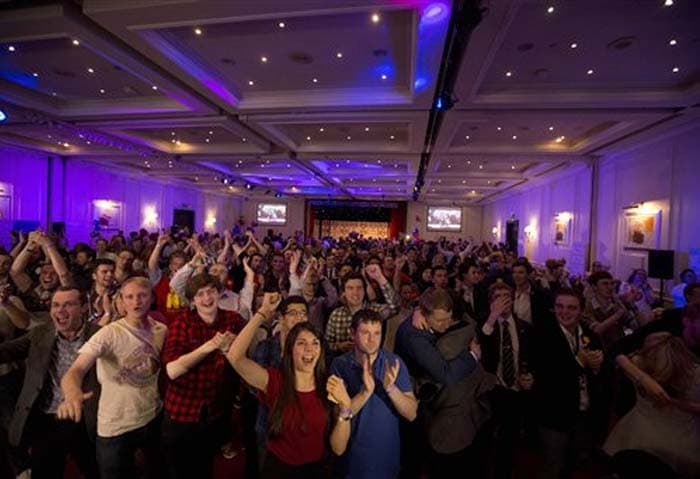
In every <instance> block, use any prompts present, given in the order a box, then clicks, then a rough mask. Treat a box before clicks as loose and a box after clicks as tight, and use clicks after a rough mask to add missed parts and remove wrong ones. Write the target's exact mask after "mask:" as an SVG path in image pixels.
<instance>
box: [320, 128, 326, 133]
mask: <svg viewBox="0 0 700 479" xmlns="http://www.w3.org/2000/svg"><path fill="white" fill-rule="evenodd" d="M318 131H320V132H321V133H323V132H324V131H326V130H325V129H324V128H319V129H318Z"/></svg>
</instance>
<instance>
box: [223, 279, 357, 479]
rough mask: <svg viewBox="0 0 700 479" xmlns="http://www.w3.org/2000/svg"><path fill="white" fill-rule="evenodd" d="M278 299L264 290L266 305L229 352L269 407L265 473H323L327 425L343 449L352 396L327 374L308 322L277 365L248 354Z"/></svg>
mask: <svg viewBox="0 0 700 479" xmlns="http://www.w3.org/2000/svg"><path fill="white" fill-rule="evenodd" d="M280 299H281V297H280V295H279V294H276V293H265V296H264V298H263V304H262V306H261V307H260V309H259V310H258V312H257V313H255V315H254V316H253V317H252V318H251V320H250V321H249V322H248V324H246V326H245V327H244V328H243V330H242V331H241V332H240V334H239V335H238V337H236V339H235V340H234V342H233V344H232V345H231V348H230V349H229V351H228V354H227V357H228V360H229V361H230V362H231V364H232V365H233V367H234V369H235V370H236V371H237V372H238V374H240V375H241V377H242V378H243V379H244V380H245V381H246V382H247V383H248V384H250V385H251V386H252V387H254V388H255V389H257V390H258V391H259V393H258V398H259V400H260V402H262V403H263V404H264V405H265V406H267V408H268V410H269V411H270V413H269V416H268V420H267V423H268V425H269V431H268V439H267V444H266V448H267V451H268V454H267V456H266V459H265V464H264V465H263V471H262V477H263V478H290V479H294V478H300V479H302V478H303V479H307V478H310V479H313V478H320V477H322V470H323V467H322V460H323V458H324V456H325V455H326V440H327V433H328V430H329V429H330V431H331V432H330V443H331V447H332V449H333V450H334V451H336V452H338V453H342V451H343V450H344V448H345V445H346V444H347V441H348V438H349V436H350V419H351V418H352V412H351V410H350V398H349V397H348V393H347V391H346V389H345V386H344V384H343V383H342V381H339V380H338V378H336V377H334V376H331V378H330V379H329V378H327V375H326V370H325V369H326V368H325V359H324V351H323V345H322V344H323V343H322V338H321V335H320V333H319V332H318V331H317V330H316V329H315V328H314V327H313V325H311V324H310V323H308V322H301V323H299V324H297V325H295V326H294V327H293V328H292V329H291V330H290V331H289V333H288V334H287V338H286V340H285V344H284V349H283V351H284V352H283V356H282V364H281V366H280V367H279V368H263V367H262V366H260V365H258V364H257V363H255V362H254V361H253V360H251V359H248V358H247V357H246V355H245V353H246V350H247V349H248V346H249V345H250V342H251V341H252V339H253V336H254V335H255V332H256V331H257V330H258V328H259V327H260V324H261V323H262V322H263V321H265V320H267V319H268V318H269V317H270V316H271V315H272V313H273V312H274V311H275V309H276V307H277V305H278V304H279V302H280ZM327 381H328V383H327V384H326V382H327ZM324 386H325V388H324ZM328 398H333V402H337V404H338V407H337V408H336V414H334V416H335V420H331V408H330V406H331V404H330V402H329V400H328Z"/></svg>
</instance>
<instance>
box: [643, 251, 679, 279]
mask: <svg viewBox="0 0 700 479" xmlns="http://www.w3.org/2000/svg"><path fill="white" fill-rule="evenodd" d="M647 265H648V266H649V277H650V278H656V279H673V250H670V249H650V250H649V257H648V258H647Z"/></svg>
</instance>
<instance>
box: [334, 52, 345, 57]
mask: <svg viewBox="0 0 700 479" xmlns="http://www.w3.org/2000/svg"><path fill="white" fill-rule="evenodd" d="M335 56H336V58H343V54H342V53H340V52H338V53H336V54H335Z"/></svg>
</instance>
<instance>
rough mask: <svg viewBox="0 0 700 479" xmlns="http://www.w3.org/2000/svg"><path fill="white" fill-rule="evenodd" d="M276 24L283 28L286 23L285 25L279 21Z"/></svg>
mask: <svg viewBox="0 0 700 479" xmlns="http://www.w3.org/2000/svg"><path fill="white" fill-rule="evenodd" d="M277 26H278V27H280V28H284V27H286V26H287V25H285V24H284V22H279V23H278V24H277Z"/></svg>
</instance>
